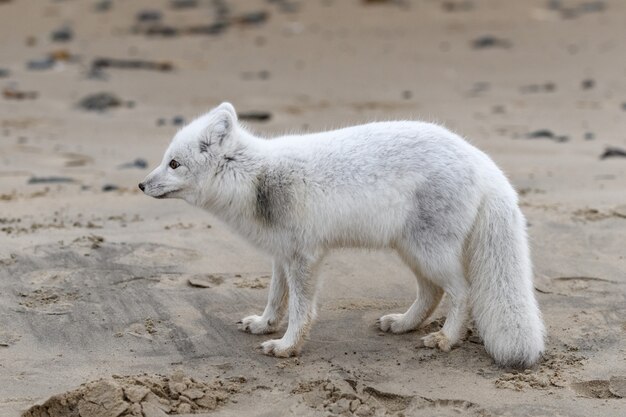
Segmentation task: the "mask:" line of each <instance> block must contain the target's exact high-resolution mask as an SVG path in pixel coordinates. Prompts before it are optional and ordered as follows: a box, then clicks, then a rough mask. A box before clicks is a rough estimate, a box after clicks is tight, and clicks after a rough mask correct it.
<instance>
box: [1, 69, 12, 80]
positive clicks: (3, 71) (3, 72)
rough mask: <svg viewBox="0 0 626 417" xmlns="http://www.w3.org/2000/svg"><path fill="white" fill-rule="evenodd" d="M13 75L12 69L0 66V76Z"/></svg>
mask: <svg viewBox="0 0 626 417" xmlns="http://www.w3.org/2000/svg"><path fill="white" fill-rule="evenodd" d="M10 75H11V71H9V70H8V69H6V68H0V78H6V77H8V76H10Z"/></svg>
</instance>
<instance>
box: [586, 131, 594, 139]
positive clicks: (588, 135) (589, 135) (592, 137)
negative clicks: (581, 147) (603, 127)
mask: <svg viewBox="0 0 626 417" xmlns="http://www.w3.org/2000/svg"><path fill="white" fill-rule="evenodd" d="M595 138H596V135H594V134H593V133H592V132H585V140H594V139H595Z"/></svg>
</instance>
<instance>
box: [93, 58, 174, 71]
mask: <svg viewBox="0 0 626 417" xmlns="http://www.w3.org/2000/svg"><path fill="white" fill-rule="evenodd" d="M91 67H92V69H95V70H99V69H102V68H122V69H144V70H153V71H163V72H168V71H172V70H173V69H174V65H173V64H172V63H171V62H169V61H156V62H155V61H145V60H141V59H115V58H96V59H94V60H93V61H92V62H91Z"/></svg>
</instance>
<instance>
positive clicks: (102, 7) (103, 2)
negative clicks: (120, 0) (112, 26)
mask: <svg viewBox="0 0 626 417" xmlns="http://www.w3.org/2000/svg"><path fill="white" fill-rule="evenodd" d="M93 7H94V10H95V11H97V12H108V11H109V10H111V7H113V2H112V1H111V0H100V1H98V2H96V4H94V6H93Z"/></svg>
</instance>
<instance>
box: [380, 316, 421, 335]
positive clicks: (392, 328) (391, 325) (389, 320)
mask: <svg viewBox="0 0 626 417" xmlns="http://www.w3.org/2000/svg"><path fill="white" fill-rule="evenodd" d="M376 324H377V325H378V327H379V328H380V330H382V331H383V332H390V333H396V334H398V333H406V332H410V331H411V330H413V329H414V328H413V327H411V326H407V323H406V321H405V318H404V314H387V315H386V316H382V317H381V318H379V319H378V320H376Z"/></svg>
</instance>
